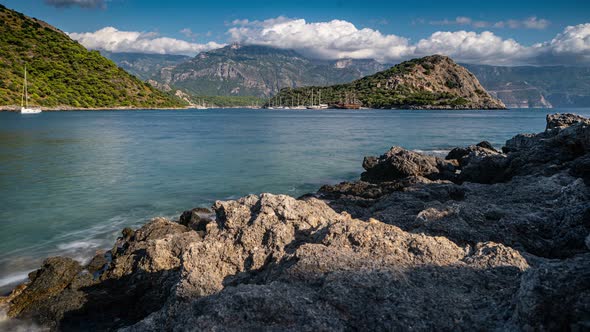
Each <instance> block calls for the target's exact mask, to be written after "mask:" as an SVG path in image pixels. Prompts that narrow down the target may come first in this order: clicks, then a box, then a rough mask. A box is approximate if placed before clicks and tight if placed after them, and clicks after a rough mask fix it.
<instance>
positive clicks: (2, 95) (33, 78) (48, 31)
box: [0, 5, 186, 109]
mask: <svg viewBox="0 0 590 332" xmlns="http://www.w3.org/2000/svg"><path fill="white" fill-rule="evenodd" d="M25 65H26V66H27V69H28V74H29V75H28V90H29V97H30V98H29V99H30V104H31V105H34V106H42V107H44V108H72V107H73V108H103V107H104V108H114V107H141V108H144V107H145V108H152V107H181V106H184V105H186V104H185V103H184V102H183V101H182V100H180V99H178V98H176V97H174V96H172V95H169V94H168V93H164V92H162V91H159V90H158V89H155V88H153V87H152V86H150V85H149V84H147V83H145V82H143V81H141V80H139V79H137V78H136V77H134V76H132V75H130V74H129V73H127V72H125V71H124V70H123V69H121V68H119V67H117V65H116V64H115V63H114V62H112V61H110V60H108V59H106V58H104V57H103V56H101V55H100V53H99V52H97V51H88V50H87V49H86V48H84V46H82V45H80V44H79V43H78V42H76V41H74V40H72V39H70V37H68V35H66V34H65V33H63V32H62V31H60V30H59V29H57V28H55V27H53V26H51V25H49V24H47V23H45V22H43V21H40V20H37V19H35V18H31V17H27V16H25V15H24V14H21V13H19V12H16V11H13V10H10V9H8V8H6V7H4V6H2V5H0V105H2V107H3V108H10V109H16V108H18V106H19V105H20V104H21V97H22V91H23V72H24V67H25Z"/></svg>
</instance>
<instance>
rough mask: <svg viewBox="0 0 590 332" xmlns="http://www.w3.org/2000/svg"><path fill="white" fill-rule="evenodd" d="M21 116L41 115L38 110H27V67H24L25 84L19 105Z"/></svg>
mask: <svg viewBox="0 0 590 332" xmlns="http://www.w3.org/2000/svg"><path fill="white" fill-rule="evenodd" d="M20 106H21V107H20V112H21V114H36V113H41V109H40V108H29V91H28V89H27V65H25V84H24V86H23V95H22V98H21V103H20Z"/></svg>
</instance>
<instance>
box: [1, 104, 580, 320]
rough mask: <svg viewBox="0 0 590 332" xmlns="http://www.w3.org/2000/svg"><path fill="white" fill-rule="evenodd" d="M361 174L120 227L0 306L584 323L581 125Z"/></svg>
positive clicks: (36, 276)
mask: <svg viewBox="0 0 590 332" xmlns="http://www.w3.org/2000/svg"><path fill="white" fill-rule="evenodd" d="M363 168H364V169H365V172H364V173H362V174H361V175H360V179H359V180H357V181H347V182H342V183H340V184H336V185H325V186H323V187H322V188H320V189H319V190H318V191H317V192H316V193H312V194H306V195H303V196H301V197H299V198H297V199H295V198H292V197H290V196H287V195H273V194H260V195H249V196H245V197H242V198H239V199H237V200H230V201H217V202H215V204H214V205H213V207H212V209H206V208H195V209H192V210H187V211H185V212H184V213H182V215H181V216H179V218H178V219H165V218H155V219H153V220H152V221H150V222H148V223H146V224H145V225H143V226H142V227H140V228H139V229H137V230H133V229H130V228H126V229H124V230H123V231H122V236H121V237H119V239H118V240H117V241H116V243H115V244H114V246H113V248H112V249H111V250H108V251H106V252H102V253H99V254H97V255H96V256H95V257H94V258H93V259H92V260H91V261H90V262H89V263H88V264H85V265H80V264H79V263H77V262H75V261H73V260H71V259H69V258H64V257H57V258H49V259H47V260H46V261H45V262H44V263H43V266H42V267H41V268H40V269H39V270H37V271H35V272H33V273H31V274H30V275H29V279H30V280H29V282H27V283H25V284H22V285H20V286H18V287H16V288H15V290H14V291H13V293H12V294H11V295H9V296H8V297H6V298H3V299H2V298H0V309H2V307H4V309H5V310H6V311H7V313H8V316H10V317H14V318H18V319H32V320H33V322H35V323H37V324H41V325H43V326H48V327H50V328H52V329H62V328H63V329H68V328H72V327H77V328H83V329H94V330H96V329H99V330H115V329H119V328H127V329H129V330H130V331H141V330H158V329H162V328H165V327H167V328H170V327H175V328H182V327H186V326H191V327H193V328H195V329H233V328H236V329H237V328H246V329H264V328H269V327H273V328H277V329H282V328H291V329H293V328H297V329H320V328H321V327H322V326H323V327H324V328H325V327H326V326H329V327H332V328H334V329H362V328H365V329H367V328H368V329H379V328H384V327H389V328H392V329H403V328H404V327H406V328H407V327H408V326H412V327H413V328H414V329H416V330H431V329H432V328H433V327H446V328H448V329H483V330H495V329H507V330H509V329H527V328H529V329H530V328H532V329H549V330H554V329H563V328H567V327H569V328H574V327H575V328H582V327H584V326H585V325H584V324H586V323H585V322H586V320H585V319H586V318H585V317H587V314H589V313H588V312H587V308H588V305H589V304H590V299H588V298H587V297H585V295H584V294H585V293H584V292H586V291H587V290H588V289H590V253H589V251H590V225H588V224H587V220H586V219H587V217H588V216H589V213H590V204H589V203H588V202H590V187H589V186H590V174H589V172H588V169H590V119H586V118H583V117H580V116H576V115H572V114H557V115H548V116H547V125H546V128H545V131H543V132H540V133H538V134H534V135H531V134H521V135H517V136H515V137H513V138H512V139H509V140H508V141H507V142H506V143H505V146H504V147H502V150H497V149H495V148H494V147H493V146H491V144H489V143H488V142H485V141H483V142H480V143H478V144H477V145H471V146H468V147H459V148H455V149H453V150H451V151H450V152H449V153H448V154H447V156H446V157H445V158H439V157H435V156H430V155H426V154H421V153H418V152H415V151H410V150H406V149H404V148H401V147H393V148H391V149H390V150H389V151H387V152H386V153H384V154H383V155H381V156H375V157H365V159H364V161H363ZM408 280H411V282H408ZM349 290H354V292H351V291H349ZM557 298H559V299H560V301H559V304H556V305H547V303H554V299H557ZM129 303H134V305H135V309H134V310H133V311H132V312H131V311H128V310H127V309H128V304H129ZM425 304H427V305H425ZM443 308H444V309H443ZM416 317H420V318H419V319H417V318H416ZM547 319H549V322H550V323H547ZM547 324H549V325H547ZM0 327H1V326H0Z"/></svg>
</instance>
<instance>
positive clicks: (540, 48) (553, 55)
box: [532, 23, 590, 64]
mask: <svg viewBox="0 0 590 332" xmlns="http://www.w3.org/2000/svg"><path fill="white" fill-rule="evenodd" d="M532 48H533V49H535V51H536V53H537V59H538V61H539V62H540V63H542V64H547V63H550V64H563V63H565V64H589V63H590V23H584V24H578V25H574V26H568V27H566V28H565V29H564V30H563V32H561V33H559V34H557V36H555V38H553V39H552V40H550V41H548V42H545V43H541V44H536V45H533V47H532Z"/></svg>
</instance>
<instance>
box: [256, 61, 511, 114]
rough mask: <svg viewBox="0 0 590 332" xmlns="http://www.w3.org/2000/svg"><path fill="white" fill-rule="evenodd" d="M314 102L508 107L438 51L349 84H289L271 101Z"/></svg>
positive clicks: (415, 106) (279, 102)
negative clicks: (324, 85)
mask: <svg viewBox="0 0 590 332" xmlns="http://www.w3.org/2000/svg"><path fill="white" fill-rule="evenodd" d="M312 93H313V95H314V103H315V104H317V103H318V97H319V96H321V100H320V101H321V103H325V104H338V103H341V102H355V103H360V104H361V105H362V106H364V107H370V108H405V107H411V108H483V109H489V108H492V109H493V108H504V105H503V104H502V103H501V102H500V101H498V100H496V99H494V98H492V97H491V96H490V95H489V94H488V93H487V92H486V91H485V89H484V88H483V87H482V86H481V85H480V84H479V82H478V81H477V78H475V76H474V75H473V74H471V73H470V72H469V71H467V70H466V69H465V68H463V67H461V66H459V65H457V64H456V63H454V62H453V61H452V60H451V59H450V58H448V57H444V56H439V55H434V56H428V57H424V58H419V59H413V60H410V61H405V62H402V63H400V64H398V65H395V66H393V67H391V68H389V69H387V70H384V71H381V72H378V73H376V74H373V75H370V76H366V77H363V78H361V79H358V80H355V81H353V82H350V83H347V84H337V85H332V86H326V87H322V86H310V87H303V88H296V89H291V88H285V89H282V90H281V91H280V93H279V94H277V95H276V96H274V97H273V98H272V99H271V101H270V102H269V103H267V105H268V104H270V103H272V104H273V105H279V104H281V105H284V106H289V105H290V103H291V102H292V100H303V102H302V103H303V104H309V103H310V101H311V96H312Z"/></svg>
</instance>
